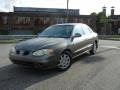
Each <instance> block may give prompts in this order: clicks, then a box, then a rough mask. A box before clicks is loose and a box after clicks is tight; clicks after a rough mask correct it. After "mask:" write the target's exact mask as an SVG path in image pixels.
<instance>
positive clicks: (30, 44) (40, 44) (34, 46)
mask: <svg viewBox="0 0 120 90" xmlns="http://www.w3.org/2000/svg"><path fill="white" fill-rule="evenodd" d="M65 43H66V39H65V38H35V39H30V40H27V41H22V42H20V43H18V44H16V47H15V48H16V49H22V50H32V51H34V50H38V49H43V48H52V47H54V46H55V45H61V44H65ZM54 48H55V47H54Z"/></svg>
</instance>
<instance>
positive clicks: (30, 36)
mask: <svg viewBox="0 0 120 90" xmlns="http://www.w3.org/2000/svg"><path fill="white" fill-rule="evenodd" d="M35 37H37V35H0V40H11V39H31V38H35Z"/></svg>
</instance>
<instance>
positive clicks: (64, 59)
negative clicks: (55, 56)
mask: <svg viewBox="0 0 120 90" xmlns="http://www.w3.org/2000/svg"><path fill="white" fill-rule="evenodd" d="M71 63H72V62H71V56H70V54H69V52H64V53H62V54H61V55H60V57H59V64H58V65H57V67H58V70H60V71H66V70H68V69H69V68H70V66H71Z"/></svg>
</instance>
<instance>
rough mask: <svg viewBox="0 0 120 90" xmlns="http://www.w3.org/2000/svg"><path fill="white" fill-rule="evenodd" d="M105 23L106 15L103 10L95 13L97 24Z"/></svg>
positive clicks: (102, 24)
mask: <svg viewBox="0 0 120 90" xmlns="http://www.w3.org/2000/svg"><path fill="white" fill-rule="evenodd" d="M106 23H107V17H106V15H105V14H104V13H103V12H100V13H98V14H97V24H98V25H100V26H104V25H105V24H106Z"/></svg>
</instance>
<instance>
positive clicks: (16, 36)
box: [0, 35, 120, 40]
mask: <svg viewBox="0 0 120 90" xmlns="http://www.w3.org/2000/svg"><path fill="white" fill-rule="evenodd" d="M35 37H37V35H0V40H11V39H31V38H35ZM98 37H99V38H100V39H107V38H116V37H120V35H99V36H98Z"/></svg>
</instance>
